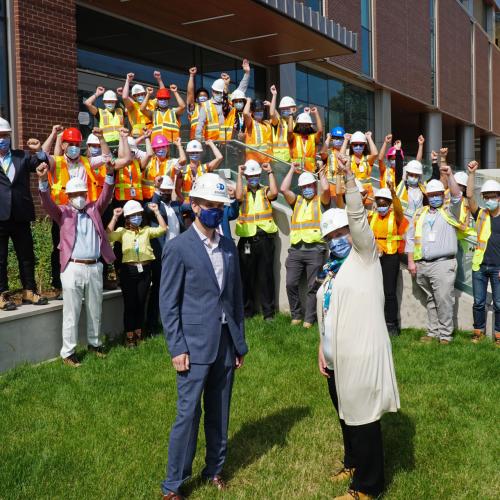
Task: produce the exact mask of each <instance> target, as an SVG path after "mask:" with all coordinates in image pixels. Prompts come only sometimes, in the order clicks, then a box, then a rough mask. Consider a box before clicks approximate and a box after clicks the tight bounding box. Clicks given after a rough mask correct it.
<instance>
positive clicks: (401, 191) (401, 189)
mask: <svg viewBox="0 0 500 500" xmlns="http://www.w3.org/2000/svg"><path fill="white" fill-rule="evenodd" d="M418 188H419V189H420V191H422V194H425V186H424V185H423V184H420V183H419V184H418ZM396 196H397V197H398V198H399V201H400V202H401V206H402V207H403V212H404V213H405V214H406V211H407V210H408V190H407V189H406V183H405V181H401V182H400V183H399V184H398V187H397V188H396Z"/></svg>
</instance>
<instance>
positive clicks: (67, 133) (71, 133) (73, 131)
mask: <svg viewBox="0 0 500 500" xmlns="http://www.w3.org/2000/svg"><path fill="white" fill-rule="evenodd" d="M62 140H63V142H82V141H83V137H82V133H81V132H80V131H79V130H78V129H77V128H75V127H70V128H67V129H64V132H63V134H62Z"/></svg>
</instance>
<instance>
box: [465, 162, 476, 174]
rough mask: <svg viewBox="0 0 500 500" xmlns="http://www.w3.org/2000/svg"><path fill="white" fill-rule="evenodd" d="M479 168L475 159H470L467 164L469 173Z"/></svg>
mask: <svg viewBox="0 0 500 500" xmlns="http://www.w3.org/2000/svg"><path fill="white" fill-rule="evenodd" d="M478 168H479V163H478V162H477V161H471V162H469V164H468V165H467V170H468V171H469V173H470V174H472V173H474V172H475V171H476V170H477V169H478Z"/></svg>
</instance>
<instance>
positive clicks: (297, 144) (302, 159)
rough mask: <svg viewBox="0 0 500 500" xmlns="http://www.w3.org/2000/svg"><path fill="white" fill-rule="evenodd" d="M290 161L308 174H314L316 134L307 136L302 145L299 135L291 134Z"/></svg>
mask: <svg viewBox="0 0 500 500" xmlns="http://www.w3.org/2000/svg"><path fill="white" fill-rule="evenodd" d="M293 137H294V139H293V143H292V148H291V154H292V160H293V161H295V162H299V163H300V166H301V167H302V168H303V169H304V170H307V171H308V172H316V134H309V135H308V136H307V140H306V142H305V144H304V141H303V140H302V136H301V135H300V134H296V133H294V134H293Z"/></svg>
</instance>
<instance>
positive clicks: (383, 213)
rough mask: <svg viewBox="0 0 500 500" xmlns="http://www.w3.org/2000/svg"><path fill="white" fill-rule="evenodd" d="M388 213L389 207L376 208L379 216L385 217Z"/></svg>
mask: <svg viewBox="0 0 500 500" xmlns="http://www.w3.org/2000/svg"><path fill="white" fill-rule="evenodd" d="M388 211H389V207H377V212H378V213H379V214H380V215H387V212H388Z"/></svg>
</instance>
